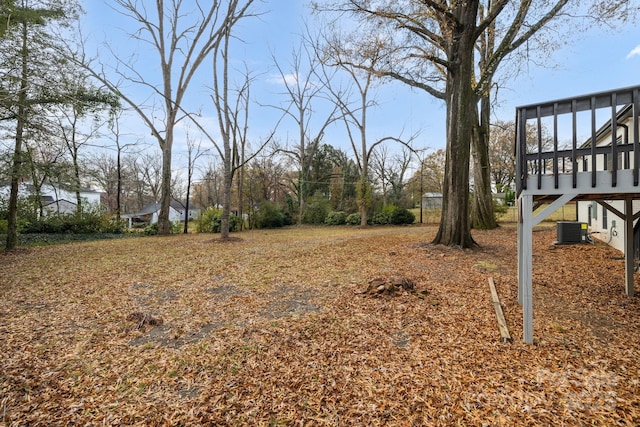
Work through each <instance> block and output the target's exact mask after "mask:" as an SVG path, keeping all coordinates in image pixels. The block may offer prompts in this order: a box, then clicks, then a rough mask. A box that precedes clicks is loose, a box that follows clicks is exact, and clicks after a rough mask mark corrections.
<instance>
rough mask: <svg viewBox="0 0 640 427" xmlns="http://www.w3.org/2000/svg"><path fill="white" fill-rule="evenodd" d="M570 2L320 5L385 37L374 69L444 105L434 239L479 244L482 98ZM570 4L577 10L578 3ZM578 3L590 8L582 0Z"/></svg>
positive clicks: (349, 1)
mask: <svg viewBox="0 0 640 427" xmlns="http://www.w3.org/2000/svg"><path fill="white" fill-rule="evenodd" d="M569 2H570V0H557V1H549V2H542V4H541V3H535V2H532V1H531V0H519V1H515V2H514V1H510V0H484V1H481V0H472V1H450V2H441V1H431V0H429V1H421V2H411V1H401V2H396V1H382V2H371V1H369V0H336V1H332V2H329V4H328V5H327V4H325V3H323V5H322V6H317V7H318V8H319V9H324V10H332V11H336V12H339V13H340V14H343V15H344V14H346V15H348V16H350V17H353V18H355V19H357V20H358V23H359V25H358V26H359V29H360V30H361V33H366V32H368V33H375V34H380V35H381V40H383V41H384V46H385V51H386V56H385V59H384V60H383V61H379V62H378V63H377V66H376V67H375V68H373V69H372V71H373V72H375V73H377V74H379V75H382V76H388V77H391V78H394V79H396V80H399V81H401V82H403V83H406V84H408V85H410V86H412V87H415V88H418V89H421V90H424V91H426V92H427V93H429V94H431V95H433V96H435V97H437V98H440V99H442V100H444V101H445V103H446V107H447V118H446V135H447V147H446V165H445V177H444V179H445V182H444V188H443V190H444V193H443V209H442V216H441V221H440V227H439V230H438V233H437V235H436V237H435V239H434V242H435V243H441V244H446V245H459V246H461V247H471V246H473V245H474V241H473V238H472V236H471V226H470V221H469V211H468V206H469V163H470V154H471V141H472V139H473V137H474V132H475V131H477V130H478V125H477V124H476V123H477V121H478V112H477V105H478V101H479V97H480V96H482V95H483V94H484V93H486V92H487V91H488V90H489V89H490V86H491V82H492V80H493V77H494V76H495V73H496V71H497V70H498V68H499V66H500V64H501V63H502V62H503V60H504V59H505V58H507V57H508V56H509V54H511V53H512V52H514V51H515V50H516V49H518V48H520V47H521V46H523V45H525V44H526V43H527V42H529V41H530V40H532V38H533V36H534V35H535V34H537V33H538V32H539V31H540V30H541V29H542V28H544V27H545V26H547V25H549V23H550V22H552V21H554V19H556V18H558V17H559V16H560V14H561V12H562V11H563V10H564V9H565V6H567V4H569ZM602 3H603V2H601V1H595V0H594V1H592V2H591V4H593V5H599V4H602ZM624 3H626V2H624ZM573 5H574V6H575V7H578V2H577V1H573ZM481 6H482V7H481ZM580 7H582V8H584V7H585V5H584V2H581V4H580ZM483 10H484V12H483V13H481V12H482V11H483ZM494 22H499V25H496V26H495V29H496V38H495V46H496V47H495V49H494V50H493V51H491V52H489V51H487V53H488V56H486V57H485V58H483V62H482V64H483V67H482V68H481V69H477V68H476V63H477V61H476V56H475V54H476V47H477V45H478V43H479V40H480V37H481V36H482V35H483V34H484V32H485V31H486V30H487V29H488V28H490V27H491V26H492V25H493V24H494Z"/></svg>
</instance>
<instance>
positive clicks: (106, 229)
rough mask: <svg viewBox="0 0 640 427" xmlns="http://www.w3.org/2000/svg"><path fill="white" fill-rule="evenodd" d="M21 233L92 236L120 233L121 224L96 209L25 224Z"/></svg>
mask: <svg viewBox="0 0 640 427" xmlns="http://www.w3.org/2000/svg"><path fill="white" fill-rule="evenodd" d="M21 232H22V233H26V234H29V233H51V234H65V233H68V234H94V233H114V234H118V233H122V224H119V223H116V222H115V221H112V220H111V218H110V217H109V216H108V215H105V214H102V213H100V212H99V211H98V210H97V209H93V210H92V209H89V210H87V211H86V212H80V213H73V214H62V215H59V214H54V215H50V216H45V217H41V218H39V219H36V220H33V221H30V222H27V223H25V224H24V225H23V226H22V227H21Z"/></svg>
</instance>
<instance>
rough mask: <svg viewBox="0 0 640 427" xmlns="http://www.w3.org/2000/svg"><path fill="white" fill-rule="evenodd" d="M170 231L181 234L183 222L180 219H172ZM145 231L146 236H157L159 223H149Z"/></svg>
mask: <svg viewBox="0 0 640 427" xmlns="http://www.w3.org/2000/svg"><path fill="white" fill-rule="evenodd" d="M169 232H170V233H171V234H180V233H181V232H182V224H181V223H180V221H171V222H170V223H169ZM143 233H144V234H145V236H155V235H156V234H158V223H157V222H154V223H153V224H149V225H147V226H146V227H145V228H144V230H143Z"/></svg>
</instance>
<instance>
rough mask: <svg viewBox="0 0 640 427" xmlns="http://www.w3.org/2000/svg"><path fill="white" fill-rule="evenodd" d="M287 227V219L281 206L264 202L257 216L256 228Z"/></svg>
mask: <svg viewBox="0 0 640 427" xmlns="http://www.w3.org/2000/svg"><path fill="white" fill-rule="evenodd" d="M284 225H285V217H284V214H283V213H282V209H280V205H278V204H275V203H271V202H268V201H264V202H262V203H260V207H259V208H258V210H257V211H256V214H255V226H256V228H277V227H282V226H284Z"/></svg>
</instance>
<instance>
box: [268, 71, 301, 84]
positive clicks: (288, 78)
mask: <svg viewBox="0 0 640 427" xmlns="http://www.w3.org/2000/svg"><path fill="white" fill-rule="evenodd" d="M267 81H268V82H269V83H274V84H287V85H288V86H292V85H295V84H296V83H297V82H298V75H297V74H295V73H292V74H285V75H284V76H281V75H280V74H277V75H272V76H271V77H269V78H268V79H267Z"/></svg>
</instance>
